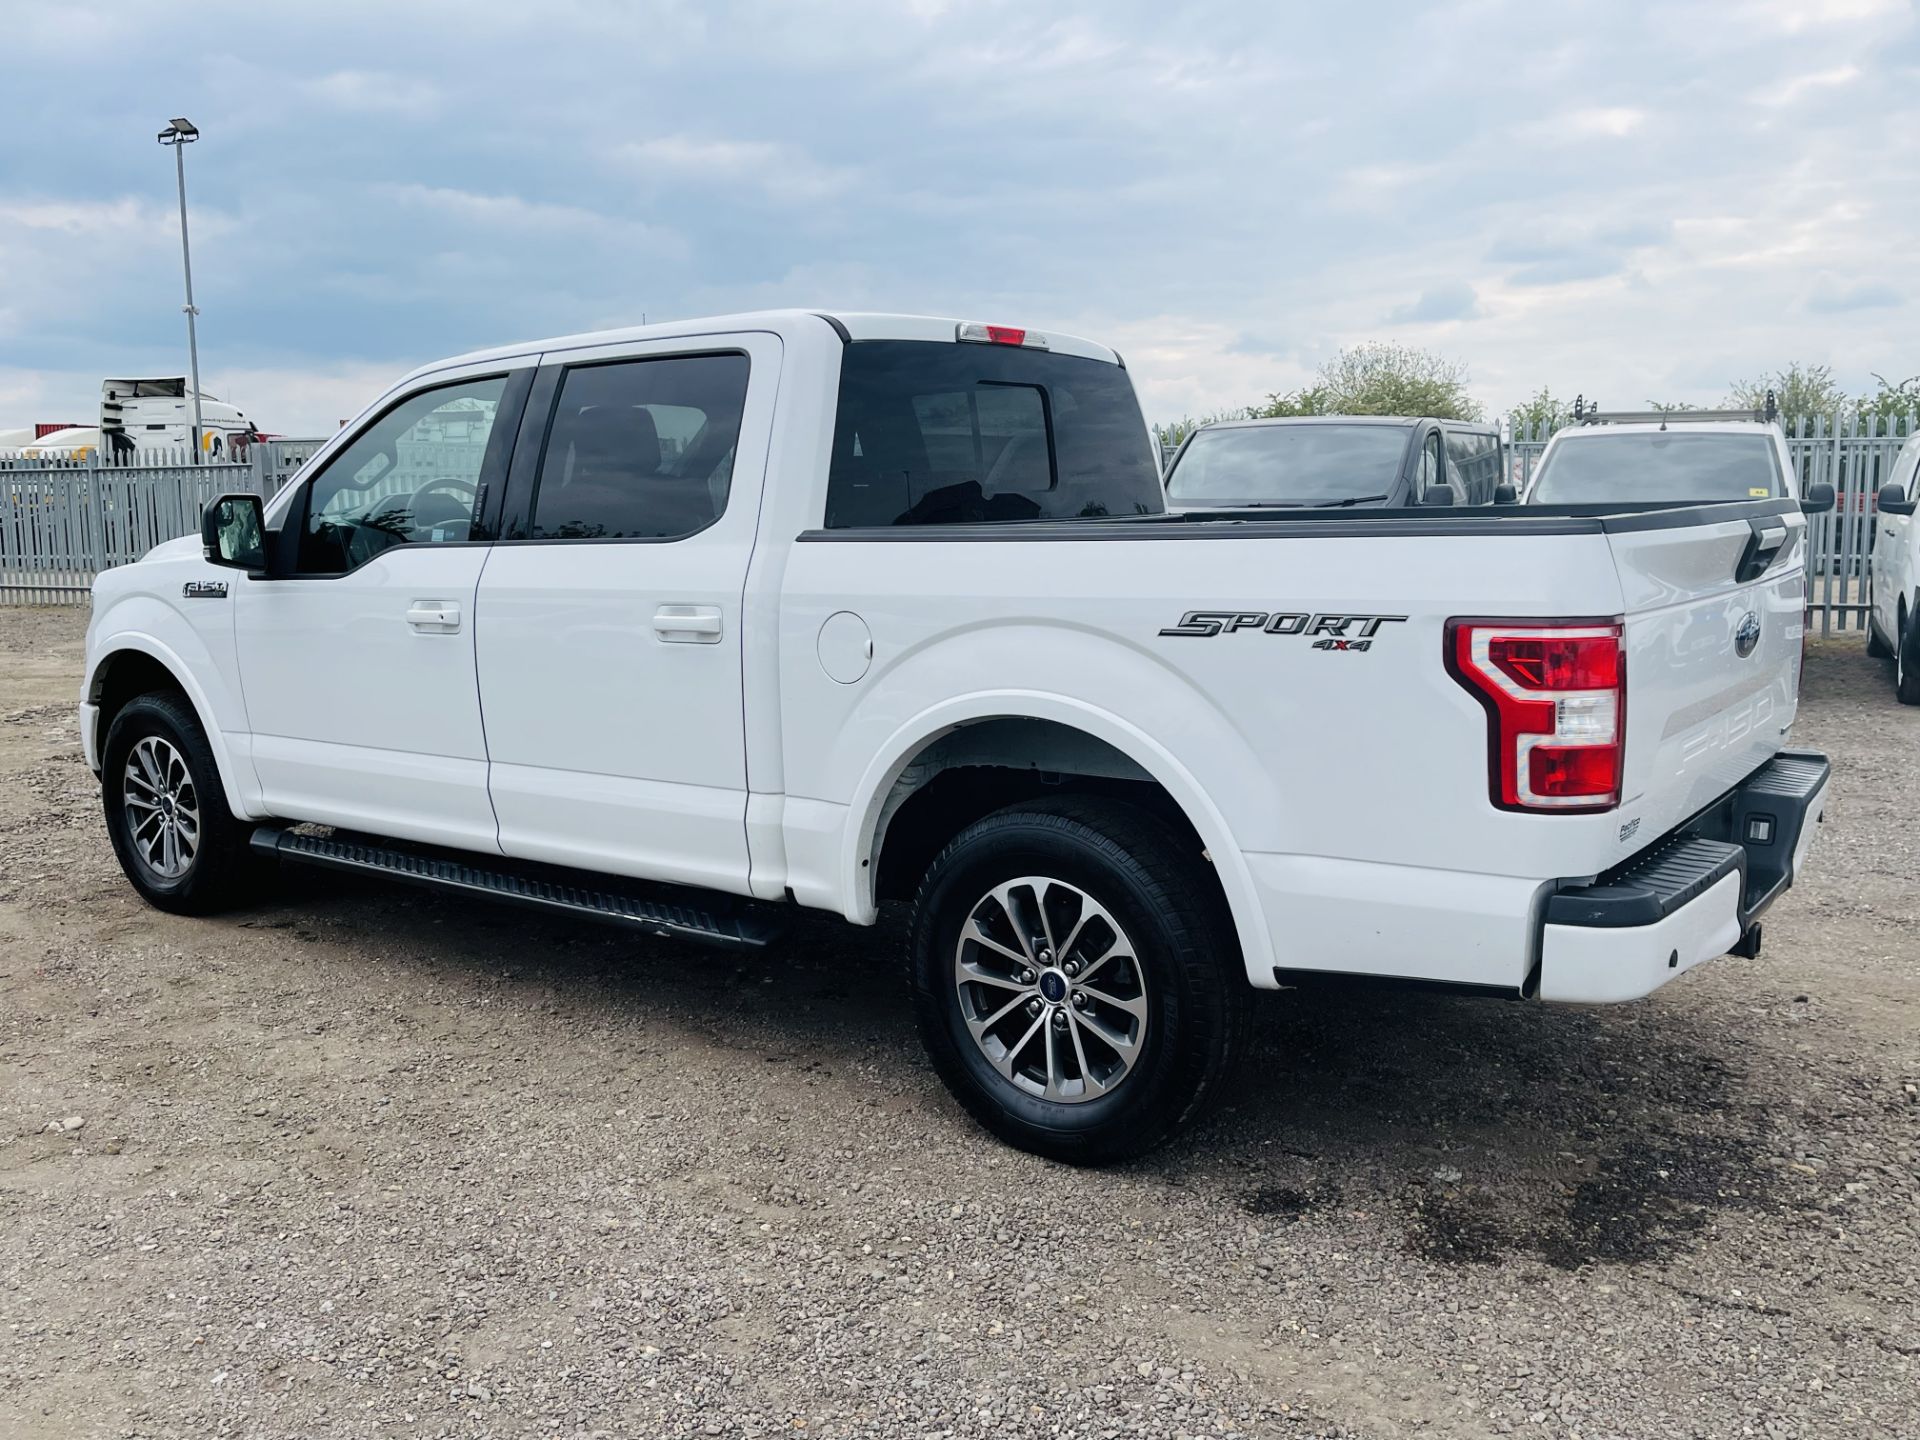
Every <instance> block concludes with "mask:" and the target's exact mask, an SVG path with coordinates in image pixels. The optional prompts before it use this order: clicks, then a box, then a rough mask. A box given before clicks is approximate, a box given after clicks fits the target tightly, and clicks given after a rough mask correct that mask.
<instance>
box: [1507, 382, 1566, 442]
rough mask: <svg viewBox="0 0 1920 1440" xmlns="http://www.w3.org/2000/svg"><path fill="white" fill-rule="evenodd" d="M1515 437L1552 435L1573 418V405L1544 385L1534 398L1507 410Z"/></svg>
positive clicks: (1535, 393)
mask: <svg viewBox="0 0 1920 1440" xmlns="http://www.w3.org/2000/svg"><path fill="white" fill-rule="evenodd" d="M1507 419H1508V420H1509V421H1511V422H1512V424H1513V434H1514V438H1515V439H1519V438H1520V437H1521V436H1523V435H1527V436H1531V435H1539V436H1547V435H1551V434H1552V433H1553V432H1554V431H1556V430H1558V429H1559V428H1560V427H1561V426H1563V425H1566V424H1568V423H1569V422H1570V421H1572V419H1573V406H1572V405H1570V404H1569V403H1568V402H1567V401H1565V400H1562V399H1560V397H1559V396H1557V395H1555V394H1554V393H1553V391H1552V390H1550V389H1548V388H1547V387H1546V386H1545V385H1542V386H1541V387H1540V388H1539V389H1538V390H1536V391H1535V392H1534V393H1533V398H1532V399H1530V400H1528V401H1526V402H1525V403H1523V404H1520V405H1516V406H1514V407H1513V408H1512V409H1511V410H1509V411H1508V412H1507Z"/></svg>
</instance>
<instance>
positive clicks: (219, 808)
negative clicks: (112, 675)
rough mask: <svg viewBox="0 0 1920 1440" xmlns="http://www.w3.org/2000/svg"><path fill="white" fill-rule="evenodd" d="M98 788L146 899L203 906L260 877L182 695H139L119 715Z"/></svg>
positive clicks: (188, 909)
mask: <svg viewBox="0 0 1920 1440" xmlns="http://www.w3.org/2000/svg"><path fill="white" fill-rule="evenodd" d="M100 789H101V796H102V799H103V801H104V803H105V806H106V819H107V835H108V837H109V838H110V839H111V840H112V841H113V852H114V854H115V855H116V856H117V857H118V858H119V861H120V868H121V869H122V870H123V871H125V872H126V876H127V879H128V880H130V881H132V882H133V888H134V889H135V890H138V891H139V892H140V898H141V899H143V900H145V901H146V902H147V903H148V904H149V905H152V906H155V907H157V908H159V909H161V910H172V911H176V912H178V913H181V914H185V915H202V914H206V913H207V912H209V911H212V910H218V909H221V908H223V907H224V906H226V905H229V904H232V903H233V902H234V901H235V900H237V899H238V898H239V897H240V895H241V893H242V892H243V890H244V889H245V888H246V885H247V883H248V882H249V881H251V880H253V879H254V878H256V877H257V876H258V875H259V873H260V867H259V866H258V865H257V864H256V863H255V862H254V860H253V857H252V856H251V855H250V854H249V853H248V850H247V835H246V830H245V827H244V826H243V825H242V823H241V822H240V821H239V820H237V819H235V818H234V815H233V812H232V811H230V810H228V809H227V797H226V794H225V792H224V791H223V790H222V789H221V788H220V773H219V769H218V767H217V766H216V765H215V764H214V759H213V750H212V747H211V746H209V745H208V744H207V737H206V733H205V732H204V731H203V730H201V728H200V722H199V721H198V720H197V719H196V718H195V717H194V714H193V711H192V710H191V709H190V708H189V707H188V706H187V704H186V702H185V701H184V700H183V699H182V698H181V697H179V696H177V695H172V694H168V693H165V692H156V693H154V694H150V695H141V696H139V697H137V698H136V699H133V700H129V701H128V702H127V704H126V707H125V708H124V709H122V710H121V711H120V713H119V714H118V715H116V716H114V718H113V724H112V725H111V726H110V727H109V728H108V730H107V738H106V743H105V744H104V745H103V746H102V747H101V770H100Z"/></svg>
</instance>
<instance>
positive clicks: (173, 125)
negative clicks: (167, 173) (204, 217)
mask: <svg viewBox="0 0 1920 1440" xmlns="http://www.w3.org/2000/svg"><path fill="white" fill-rule="evenodd" d="M156 138H157V139H158V140H159V141H160V143H161V144H162V145H171V146H172V147H173V169H174V174H175V176H176V177H177V179H178V180H179V184H180V266H181V269H182V270H184V271H185V272H186V277H187V303H186V304H185V305H184V306H182V307H181V308H182V309H184V310H185V311H186V312H187V369H188V381H187V383H188V384H189V385H190V386H191V387H192V394H193V463H194V464H196V465H198V464H199V463H200V461H201V458H202V456H201V450H200V445H201V441H200V342H199V339H198V337H197V336H196V335H195V334H194V328H193V321H194V317H195V316H197V315H198V314H199V313H200V312H199V311H198V310H197V309H195V308H194V304H193V253H192V251H191V250H190V249H189V248H188V245H187V157H186V150H185V148H184V147H186V146H188V145H191V144H192V143H193V142H194V141H196V140H198V139H199V138H200V131H199V130H198V129H197V128H195V126H194V124H193V122H192V121H190V120H185V119H181V118H179V117H175V118H174V119H172V120H169V121H168V122H167V128H166V129H164V130H162V131H161V132H160V134H159V135H158V136H157V137H156Z"/></svg>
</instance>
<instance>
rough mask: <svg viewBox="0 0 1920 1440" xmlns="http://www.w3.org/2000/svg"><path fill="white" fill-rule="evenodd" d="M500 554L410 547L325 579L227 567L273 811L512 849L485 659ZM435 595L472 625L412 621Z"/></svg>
mask: <svg viewBox="0 0 1920 1440" xmlns="http://www.w3.org/2000/svg"><path fill="white" fill-rule="evenodd" d="M487 553H488V552H487V547H486V546H484V545H397V546H394V547H393V548H392V549H389V550H385V551H382V552H381V553H380V554H379V555H377V556H375V557H374V558H373V559H372V560H371V561H369V562H368V563H367V564H365V565H363V566H361V567H360V568H359V569H358V570H356V571H354V572H353V573H352V574H349V575H335V576H330V577H327V578H325V579H312V580H303V579H293V580H254V579H251V578H249V577H248V576H246V575H245V574H243V573H241V572H240V571H237V570H228V571H226V572H224V573H225V574H226V575H227V576H229V577H231V578H230V580H229V583H230V584H231V586H232V596H231V599H230V600H229V602H228V603H229V604H230V605H231V606H232V607H233V617H234V624H235V627H236V634H237V637H238V642H239V643H238V650H239V659H240V671H241V678H242V682H243V684H244V687H245V690H246V694H247V713H248V716H249V717H250V720H251V728H252V733H253V763H254V769H255V771H256V772H257V773H258V775H259V777H260V791H261V797H262V800H263V801H264V803H265V805H266V807H267V809H268V811H269V812H270V813H272V814H275V815H287V816H298V817H299V818H300V819H303V820H313V821H319V822H323V823H325V824H329V825H343V826H348V827H350V828H353V829H356V830H367V831H371V832H372V833H374V834H379V835H395V836H399V837H401V838H404V839H408V840H421V841H426V842H429V843H434V844H442V845H457V846H461V847H463V848H467V849H481V850H493V851H495V853H498V851H497V847H496V845H495V841H494V819H493V808H492V806H491V805H489V804H488V802H487V747H486V740H485V738H484V736H483V735H482V733H481V729H480V698H479V693H478V688H477V682H476V678H475V674H474V663H473V611H474V590H475V587H476V585H477V584H478V583H479V579H480V569H481V567H482V566H483V565H485V564H486V561H487ZM432 602H441V603H444V604H447V605H451V606H454V607H457V608H458V611H459V614H460V625H459V628H458V629H455V630H447V629H440V628H431V629H429V628H423V627H421V626H418V625H415V624H413V623H412V622H410V621H409V620H408V618H407V612H408V611H409V610H411V609H413V608H414V607H416V606H419V605H422V604H423V603H432Z"/></svg>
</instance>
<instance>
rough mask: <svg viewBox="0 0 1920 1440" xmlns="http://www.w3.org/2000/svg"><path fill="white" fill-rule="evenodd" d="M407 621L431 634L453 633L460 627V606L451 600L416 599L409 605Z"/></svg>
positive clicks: (415, 627) (417, 628)
mask: <svg viewBox="0 0 1920 1440" xmlns="http://www.w3.org/2000/svg"><path fill="white" fill-rule="evenodd" d="M407 623H408V624H409V625H411V626H413V628H414V629H416V630H419V631H421V632H423V633H425V634H429V635H452V634H455V633H457V632H458V631H459V629H460V607H459V606H458V605H456V604H454V603H453V601H451V600H416V601H414V602H413V604H411V605H409V606H408V607H407Z"/></svg>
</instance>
